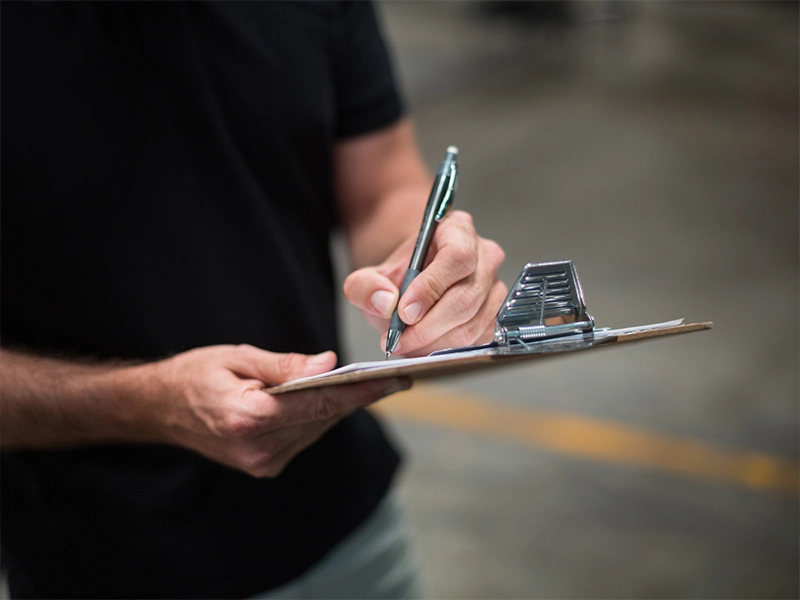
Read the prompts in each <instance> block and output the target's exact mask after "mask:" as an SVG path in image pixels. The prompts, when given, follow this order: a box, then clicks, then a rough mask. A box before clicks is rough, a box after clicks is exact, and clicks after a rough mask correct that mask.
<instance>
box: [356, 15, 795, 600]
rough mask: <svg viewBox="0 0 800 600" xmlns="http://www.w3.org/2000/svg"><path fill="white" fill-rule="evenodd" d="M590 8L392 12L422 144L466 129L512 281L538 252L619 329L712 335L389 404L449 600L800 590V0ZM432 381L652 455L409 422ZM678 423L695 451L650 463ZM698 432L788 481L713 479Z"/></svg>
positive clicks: (465, 179)
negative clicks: (574, 273) (563, 268)
mask: <svg viewBox="0 0 800 600" xmlns="http://www.w3.org/2000/svg"><path fill="white" fill-rule="evenodd" d="M568 9H569V11H570V12H571V14H572V16H573V19H572V20H570V21H569V22H568V23H567V24H563V23H541V22H539V21H532V20H529V19H525V18H523V16H522V15H519V14H515V15H514V16H513V17H512V18H509V17H507V16H503V15H500V14H496V12H497V11H492V12H489V11H486V10H485V7H484V5H482V4H479V3H474V2H473V3H470V2H439V1H437V2H402V3H401V2H386V3H383V4H380V5H379V10H380V14H381V17H382V22H383V24H384V28H385V32H386V34H387V37H388V39H389V40H390V42H391V43H392V45H393V48H394V56H395V61H396V66H397V70H398V73H399V75H400V77H401V79H402V81H403V84H404V89H405V92H406V97H407V100H408V105H409V107H410V112H411V114H412V115H413V117H414V120H415V122H416V126H417V130H418V135H419V140H420V145H421V148H422V151H423V154H424V155H425V157H426V160H427V162H428V164H429V165H430V167H431V168H435V167H436V166H437V165H438V162H439V161H440V160H441V157H442V156H443V152H444V149H445V147H446V146H448V145H450V144H455V145H458V146H459V148H460V151H461V153H460V156H459V164H460V168H461V181H460V190H459V195H458V198H457V204H458V206H459V207H461V208H464V209H466V210H469V211H470V212H472V213H473V215H474V217H475V220H476V223H477V225H478V228H479V231H480V232H481V233H482V234H483V235H485V236H487V237H490V238H493V239H495V240H497V241H499V242H500V243H501V244H502V245H503V246H504V248H505V250H506V252H507V259H506V262H505V264H504V267H503V270H502V276H503V278H504V279H505V280H506V281H507V282H511V281H512V280H513V279H515V278H516V276H517V274H518V272H519V270H520V269H521V267H522V266H523V265H524V264H525V263H526V262H529V261H534V262H540V261H546V260H557V259H572V260H574V261H575V264H576V266H577V267H578V272H579V274H580V277H581V281H582V284H583V288H584V292H585V296H586V301H587V305H588V308H589V311H590V312H591V313H592V314H593V315H594V317H595V319H596V321H597V323H598V325H600V326H626V325H634V324H644V323H652V322H658V321H663V320H668V319H672V318H676V317H686V318H687V320H689V321H705V320H713V321H714V322H715V329H714V330H713V331H711V332H703V333H699V334H693V335H689V336H685V337H680V338H675V339H669V340H662V341H658V342H649V343H647V344H643V345H641V346H635V347H632V348H618V349H615V350H612V351H604V352H598V353H590V354H587V355H585V356H582V355H575V356H572V357H570V358H568V359H567V358H564V359H558V360H554V361H552V362H549V363H542V364H537V365H535V366H526V367H514V368H511V369H509V370H506V371H501V372H500V373H491V374H486V373H483V374H476V375H473V376H467V377H456V378H450V379H445V380H440V381H438V382H437V387H433V388H431V387H427V388H426V387H422V388H420V391H417V392H415V391H413V390H412V391H411V392H408V393H406V394H405V395H400V396H397V397H396V399H394V400H392V402H394V404H387V406H389V408H386V409H385V411H384V412H385V413H388V419H389V422H390V427H391V429H392V431H393V432H394V434H395V436H396V437H397V439H398V442H399V443H400V444H401V445H402V446H403V447H404V448H405V449H406V452H407V455H408V461H407V464H406V469H405V472H404V475H403V477H402V480H401V491H402V494H403V496H404V497H405V499H406V501H407V503H408V505H409V509H410V513H411V515H412V518H413V522H414V526H415V529H416V531H417V534H418V539H419V543H420V547H421V550H422V553H423V556H424V557H425V566H426V572H427V575H428V578H429V580H430V583H431V588H432V593H433V595H434V596H435V597H441V598H540V597H557V598H590V597H591V598H610V597H614V598H689V597H692V598H798V597H800V589H799V584H798V581H799V579H800V572H799V571H798V569H799V567H798V564H800V553H799V551H798V544H799V543H800V542H799V537H798V527H799V525H798V522H799V519H798V507H799V505H798V494H797V464H798V462H797V461H798V452H799V445H798V440H799V433H798V429H799V427H800V426H799V421H800V408H799V406H798V404H799V398H800V391H799V385H798V363H799V361H798V329H799V323H798V306H799V303H798V273H799V271H798V255H799V254H800V251H799V249H798V182H799V179H798V170H799V167H798V164H799V162H800V157H799V156H798V149H799V147H798V139H799V137H800V134H799V130H800V125H799V123H798V87H799V85H800V80H799V79H798V55H799V48H798V5H797V4H796V3H781V4H777V5H776V4H769V5H767V4H764V3H755V2H750V3H748V2H738V3H731V4H728V3H720V2H713V3H697V2H656V3H645V2H636V3H634V4H620V3H610V2H607V3H599V2H598V3H588V4H569V5H568ZM598 17H601V18H598ZM605 17H616V18H613V19H606V18H605ZM343 312H344V315H343V316H344V319H345V322H346V324H347V326H346V335H347V345H348V347H349V348H350V356H349V358H350V359H352V360H357V359H377V358H379V357H380V353H379V348H378V345H377V344H378V343H377V335H376V334H375V333H373V332H372V331H371V330H369V329H368V328H367V327H366V326H365V325H363V324H362V323H361V322H360V319H359V318H358V316H357V315H356V314H354V312H353V311H351V310H349V309H347V307H343ZM415 393H417V394H420V393H425V394H426V396H425V397H426V398H432V400H431V406H432V407H433V406H434V405H435V403H436V398H437V397H441V398H446V397H456V398H459V397H461V398H469V399H475V400H476V401H479V402H482V403H483V404H489V405H491V406H494V407H496V408H497V410H498V411H500V410H503V411H516V412H514V413H513V414H517V415H520V418H529V417H530V418H539V417H541V416H542V415H545V416H557V417H559V418H561V417H563V418H564V419H567V420H569V419H572V420H582V421H581V422H584V423H589V424H590V425H589V427H590V430H592V431H594V430H595V429H597V428H598V427H600V428H603V427H604V428H606V429H604V431H611V432H612V434H611V435H612V438H611V439H614V438H613V435H614V434H613V432H614V431H617V430H616V429H614V427H621V428H623V430H624V431H634V432H638V434H641V435H642V436H643V438H642V439H644V440H645V442H643V443H644V446H643V447H644V450H643V449H642V447H637V448H638V449H635V448H631V454H632V455H631V457H630V458H631V461H628V460H627V459H626V458H624V457H623V458H621V459H619V458H618V459H611V460H608V459H603V458H602V456H600V454H602V453H601V452H595V453H596V454H597V456H594V455H593V452H592V451H591V450H589V451H587V452H584V453H583V454H582V455H574V454H572V455H570V454H567V453H564V452H561V451H559V450H558V449H557V448H554V447H552V446H548V445H547V444H538V445H537V442H536V440H533V441H532V443H521V442H520V440H515V439H511V438H508V439H506V438H504V437H503V436H502V435H488V434H483V433H481V432H480V431H479V430H472V431H467V430H464V429H463V428H461V427H459V426H458V424H457V423H455V421H454V422H453V423H452V424H448V423H446V422H445V423H441V422H439V423H436V424H433V423H432V422H430V421H429V420H427V418H426V415H425V411H424V409H423V410H422V411H419V412H418V413H417V414H415V415H411V416H409V414H405V415H404V414H403V413H402V411H394V412H396V414H394V415H393V410H392V409H391V406H397V405H398V404H397V403H402V402H404V398H406V399H407V400H405V401H407V402H411V400H413V395H414V394H415ZM592 427H595V429H591V428H592ZM664 436H667V437H668V439H669V440H672V441H673V442H674V444H673V445H672V446H670V448H674V449H675V452H674V453H673V454H680V453H681V452H683V450H686V452H687V456H688V457H689V458H687V461H684V462H687V463H689V464H688V465H684V466H686V467H687V468H683V470H682V468H680V467H679V468H677V469H676V470H673V471H672V472H670V470H669V468H658V467H652V466H647V464H645V463H646V461H645V463H642V462H637V461H639V459H640V458H642V456H641V454H646V453H647V452H648V450H647V444H648V443H649V442H647V440H651V441H653V444H656V442H658V440H663V439H665V437H664ZM620 439H621V438H620ZM586 443H587V444H589V446H590V447H591V443H590V442H588V441H587V442H586ZM698 444H699V445H700V446H699V447H702V448H705V449H706V450H707V451H708V452H712V454H713V452H717V454H714V456H717V458H718V459H719V460H718V461H717V462H718V463H719V464H720V465H721V464H723V463H725V460H727V458H726V457H728V458H730V457H736V456H739V457H741V456H745V455H746V456H755V457H759V458H758V459H757V461H758V460H761V461H762V462H763V463H764V464H767V465H773V464H782V465H784V467H785V469H784V470H788V472H789V485H788V487H787V486H786V485H784V486H783V488H782V489H778V488H777V487H774V486H773V487H772V488H770V486H761V487H759V486H758V485H748V484H746V483H744V484H743V483H741V482H742V481H747V477H746V476H743V477H742V478H739V480H738V481H739V483H737V480H736V477H735V473H734V475H732V476H731V477H728V478H727V479H726V478H725V477H722V478H721V479H720V478H715V476H714V473H713V471H714V468H712V469H711V471H710V472H708V473H706V474H705V475H703V474H700V475H697V474H695V475H692V474H691V473H690V471H691V468H690V467H691V464H690V463H691V462H692V458H691V457H692V456H696V455H695V454H692V448H695V449H696V448H697V447H698ZM656 445H657V444H656ZM594 448H595V450H602V446H601V445H596V446H594ZM709 448H710V449H712V450H708V449H709ZM637 452H638V453H639V454H638V455H636V456H634V454H636V453H637ZM708 452H707V454H708ZM667 454H669V452H667ZM667 458H669V457H667ZM673 458H675V457H673ZM754 460H756V459H754ZM734 462H735V461H734ZM725 464H727V463H725ZM736 464H739V465H740V466H741V464H743V463H741V461H740V462H739V463H736ZM787 465H788V466H787ZM736 468H737V467H735V466H734V467H732V469H733V470H734V471H735V470H736ZM720 469H721V467H720ZM729 475H730V473H729ZM744 475H746V473H745V474H744ZM751 479H752V478H751Z"/></svg>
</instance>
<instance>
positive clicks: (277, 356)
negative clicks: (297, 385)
mask: <svg viewBox="0 0 800 600" xmlns="http://www.w3.org/2000/svg"><path fill="white" fill-rule="evenodd" d="M226 360H227V365H226V366H227V367H228V368H229V369H230V370H231V371H233V372H234V373H236V374H237V375H239V376H240V377H244V378H248V379H257V380H258V381H261V382H263V383H265V384H278V383H284V382H286V381H291V380H293V379H299V378H300V377H309V376H311V375H318V374H319V373H325V372H326V371H330V370H331V369H332V368H333V367H334V366H336V354H335V353H334V352H331V351H328V352H322V353H321V354H315V355H307V354H297V353H294V352H289V353H276V352H269V351H267V350H261V349H259V348H256V347H254V346H250V345H247V344H242V345H240V346H236V347H234V348H233V349H232V351H231V352H230V353H228V355H227V356H226Z"/></svg>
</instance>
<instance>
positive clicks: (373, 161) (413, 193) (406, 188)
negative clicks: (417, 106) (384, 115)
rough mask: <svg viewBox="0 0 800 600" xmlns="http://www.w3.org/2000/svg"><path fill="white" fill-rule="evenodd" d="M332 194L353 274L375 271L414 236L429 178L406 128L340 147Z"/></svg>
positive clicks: (400, 125) (390, 129) (402, 125)
mask: <svg viewBox="0 0 800 600" xmlns="http://www.w3.org/2000/svg"><path fill="white" fill-rule="evenodd" d="M334 163H335V165H334V171H335V188H336V196H337V199H338V208H339V214H340V217H341V222H342V226H343V228H344V231H345V234H346V235H347V239H348V242H349V250H350V253H351V258H352V262H353V267H354V268H356V269H357V268H360V267H364V266H369V265H375V264H378V263H380V262H382V261H383V260H385V259H386V257H387V256H388V255H389V254H390V253H391V252H392V251H394V250H395V249H396V248H397V247H398V246H399V245H400V244H401V243H402V242H403V241H405V240H406V239H407V238H408V237H410V236H413V235H415V234H416V232H417V231H418V230H419V224H420V222H421V220H422V215H423V213H424V211H425V203H426V202H427V200H428V195H429V194H430V191H431V182H432V180H433V179H432V177H431V175H430V173H428V170H427V169H426V168H425V165H424V164H423V163H422V160H421V158H420V155H419V152H418V151H417V146H416V141H415V139H414V132H413V129H412V127H411V124H410V123H409V122H407V121H401V122H399V123H397V124H395V125H393V126H391V127H388V128H386V129H383V130H380V131H377V132H375V133H371V134H368V135H365V136H361V137H359V138H354V139H351V140H346V141H343V142H340V143H339V144H337V146H336V150H335V153H334Z"/></svg>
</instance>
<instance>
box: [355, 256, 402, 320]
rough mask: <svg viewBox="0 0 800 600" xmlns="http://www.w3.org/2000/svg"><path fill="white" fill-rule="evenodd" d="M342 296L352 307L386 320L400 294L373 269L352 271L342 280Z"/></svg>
mask: <svg viewBox="0 0 800 600" xmlns="http://www.w3.org/2000/svg"><path fill="white" fill-rule="evenodd" d="M343 291H344V295H345V298H347V299H348V300H349V301H350V302H351V303H352V304H353V305H354V306H356V307H357V308H359V309H361V310H362V311H364V312H365V313H367V314H371V315H375V316H376V317H381V318H384V319H388V318H389V317H391V316H392V311H393V310H394V307H395V305H396V304H397V299H398V297H399V296H400V292H399V291H398V289H397V286H396V285H395V284H394V283H393V282H392V280H391V279H389V278H388V277H386V276H384V275H382V274H381V273H379V272H378V270H377V269H376V268H374V267H366V268H364V269H359V270H357V271H353V272H352V273H350V275H348V276H347V279H345V280H344V289H343Z"/></svg>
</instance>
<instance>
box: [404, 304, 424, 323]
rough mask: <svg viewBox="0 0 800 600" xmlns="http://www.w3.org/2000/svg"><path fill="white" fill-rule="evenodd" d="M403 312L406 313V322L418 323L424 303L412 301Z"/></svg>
mask: <svg viewBox="0 0 800 600" xmlns="http://www.w3.org/2000/svg"><path fill="white" fill-rule="evenodd" d="M403 312H404V313H405V315H406V323H408V324H409V325H411V324H412V323H416V322H417V319H418V318H419V315H420V314H421V313H422V303H420V302H412V303H411V304H409V305H408V306H406V309H405V310H404V311H403Z"/></svg>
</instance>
